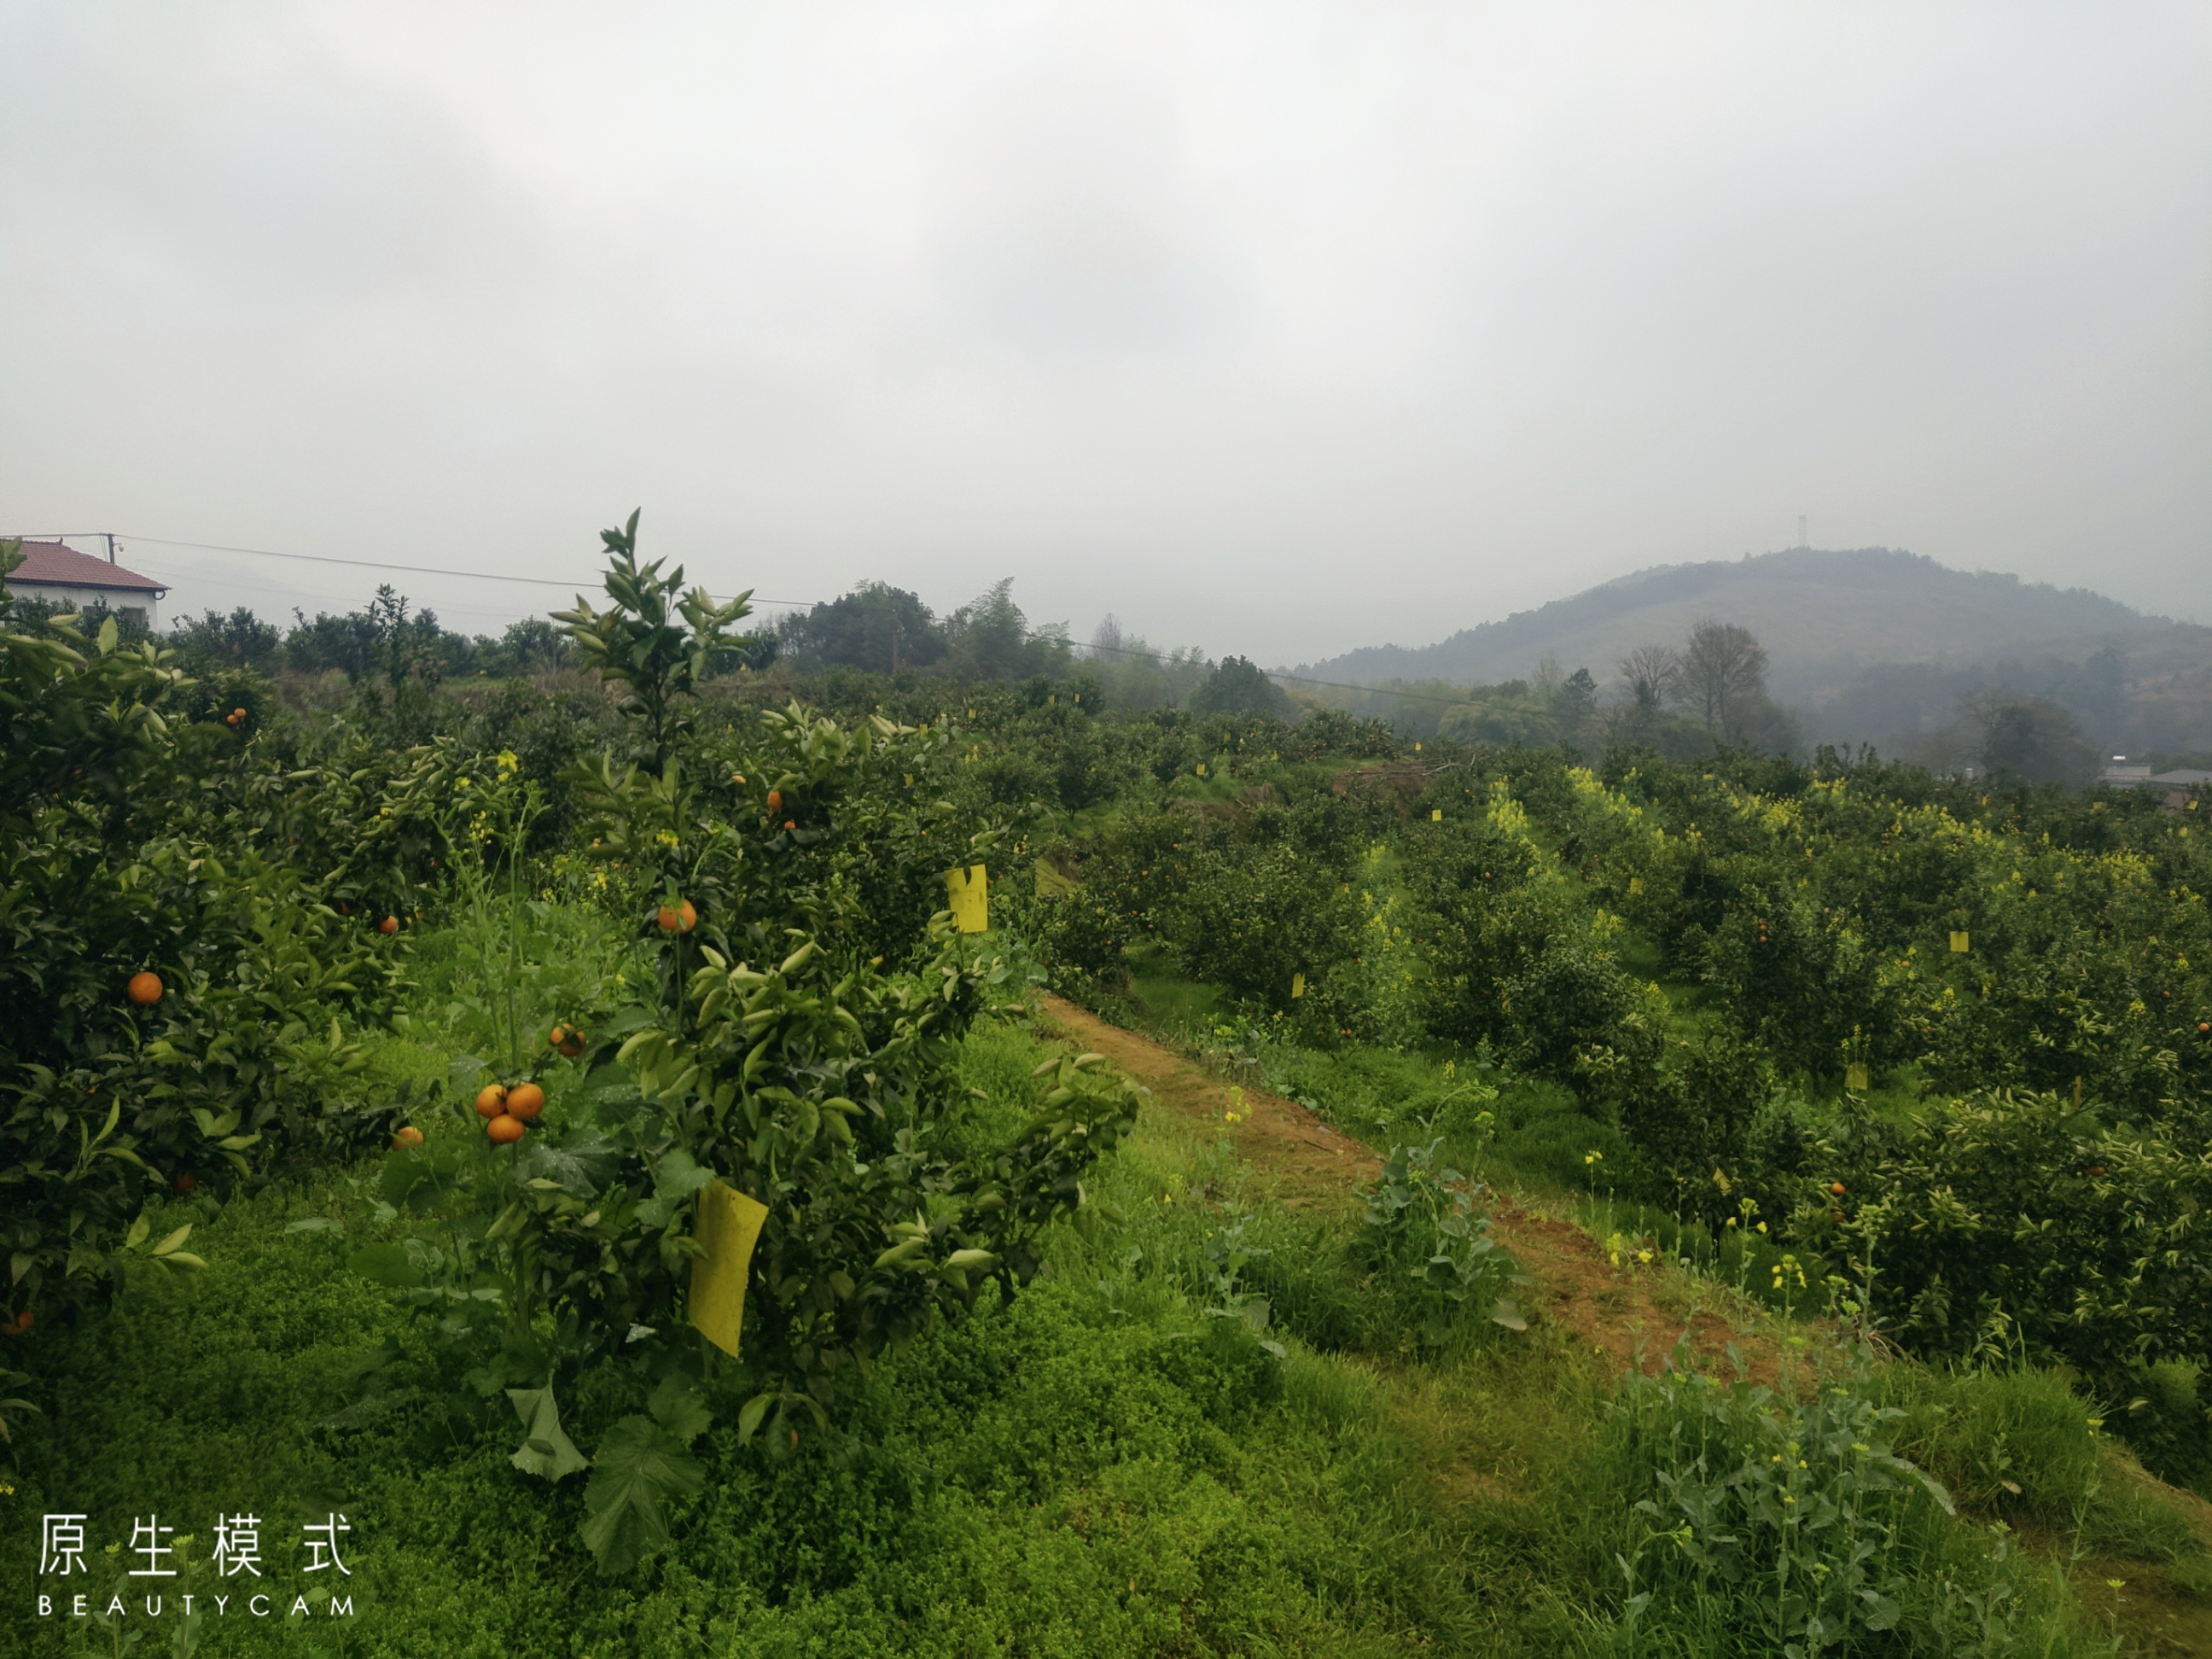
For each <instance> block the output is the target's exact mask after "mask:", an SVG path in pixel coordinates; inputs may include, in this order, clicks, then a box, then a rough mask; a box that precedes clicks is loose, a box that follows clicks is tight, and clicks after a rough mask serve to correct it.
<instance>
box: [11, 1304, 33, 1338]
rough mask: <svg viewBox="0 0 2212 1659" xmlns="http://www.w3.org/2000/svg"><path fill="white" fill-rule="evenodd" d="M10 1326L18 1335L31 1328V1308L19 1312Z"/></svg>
mask: <svg viewBox="0 0 2212 1659" xmlns="http://www.w3.org/2000/svg"><path fill="white" fill-rule="evenodd" d="M8 1328H9V1330H11V1331H14V1332H15V1333H16V1334H18V1335H21V1334H22V1333H23V1332H25V1331H27V1330H29V1329H30V1328H31V1310H29V1309H28V1308H26V1309H24V1310H23V1311H22V1312H21V1313H19V1314H17V1315H16V1316H15V1320H14V1321H13V1322H11V1323H10V1324H9V1327H8Z"/></svg>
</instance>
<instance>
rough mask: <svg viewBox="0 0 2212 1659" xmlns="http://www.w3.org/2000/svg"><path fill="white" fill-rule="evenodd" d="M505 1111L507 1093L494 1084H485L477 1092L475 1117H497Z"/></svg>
mask: <svg viewBox="0 0 2212 1659" xmlns="http://www.w3.org/2000/svg"><path fill="white" fill-rule="evenodd" d="M506 1109H507V1091H506V1090H505V1089H503V1088H501V1086H500V1085H498V1084H496V1083H487V1084H485V1085H484V1086H483V1088H482V1089H480V1090H478V1091H477V1116H478V1117H497V1116H498V1115H500V1114H501V1112H504V1111H505V1110H506Z"/></svg>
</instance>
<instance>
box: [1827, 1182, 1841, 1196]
mask: <svg viewBox="0 0 2212 1659" xmlns="http://www.w3.org/2000/svg"><path fill="white" fill-rule="evenodd" d="M1828 1190H1829V1191H1830V1192H1832V1193H1833V1194H1835V1195H1836V1196H1837V1197H1838V1198H1841V1197H1842V1196H1843V1195H1844V1183H1843V1182H1840V1181H1832V1182H1829V1183H1828Z"/></svg>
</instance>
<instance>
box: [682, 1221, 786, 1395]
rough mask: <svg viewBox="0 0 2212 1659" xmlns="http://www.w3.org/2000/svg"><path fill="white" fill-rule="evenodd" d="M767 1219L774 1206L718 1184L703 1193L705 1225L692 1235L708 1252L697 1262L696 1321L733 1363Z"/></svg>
mask: <svg viewBox="0 0 2212 1659" xmlns="http://www.w3.org/2000/svg"><path fill="white" fill-rule="evenodd" d="M767 1219H768V1206H767V1205H765V1204H763V1203H761V1202H760V1201H759V1200H757V1199H750V1198H747V1197H746V1196H745V1195H744V1194H743V1193H741V1192H739V1191H738V1189H737V1188H734V1187H726V1186H724V1185H723V1184H722V1183H721V1182H719V1181H716V1182H709V1183H708V1185H707V1186H705V1187H702V1188H700V1189H699V1225H698V1228H697V1231H696V1232H695V1233H694V1234H693V1235H692V1237H695V1238H696V1239H697V1240H698V1242H699V1247H700V1249H703V1250H704V1251H706V1253H707V1254H706V1255H701V1256H694V1257H693V1258H692V1260H691V1322H692V1324H693V1325H695V1326H696V1327H697V1328H698V1330H699V1334H701V1335H702V1336H703V1337H705V1338H706V1339H707V1340H708V1341H709V1342H711V1343H713V1344H714V1346H716V1347H718V1348H720V1350H721V1351H722V1352H724V1353H726V1354H727V1355H729V1356H730V1358H732V1359H734V1358H737V1357H738V1332H739V1331H740V1330H742V1329H743V1328H744V1322H745V1281H746V1279H749V1278H750V1277H751V1274H752V1270H753V1246H754V1245H756V1244H757V1243H759V1242H760V1233H761V1224H762V1223H763V1222H764V1221H766V1220H767Z"/></svg>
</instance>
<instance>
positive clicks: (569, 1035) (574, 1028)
mask: <svg viewBox="0 0 2212 1659" xmlns="http://www.w3.org/2000/svg"><path fill="white" fill-rule="evenodd" d="M547 1041H548V1042H551V1043H552V1045H553V1051H554V1052H555V1053H556V1054H560V1055H562V1056H563V1057H564V1058H566V1059H568V1060H574V1059H575V1058H576V1056H577V1055H579V1054H582V1053H583V1052H584V1028H583V1027H582V1026H580V1025H567V1024H562V1025H556V1026H555V1027H554V1028H553V1029H552V1030H551V1031H550V1032H549V1033H547ZM544 1110H545V1091H544V1089H543V1088H541V1087H540V1086H539V1085H537V1084H535V1083H528V1082H524V1083H517V1084H514V1085H512V1086H510V1085H507V1084H504V1083H488V1084H486V1085H484V1086H483V1088H482V1089H481V1090H479V1091H477V1116H478V1117H480V1118H482V1119H483V1121H484V1134H485V1136H486V1137H487V1138H488V1139H490V1140H491V1141H492V1142H493V1143H494V1144H495V1145H496V1146H513V1144H514V1143H515V1142H516V1141H518V1140H520V1139H522V1137H523V1134H524V1132H525V1131H526V1130H527V1129H528V1128H529V1127H530V1126H531V1125H532V1124H533V1123H535V1122H537V1121H538V1117H539V1115H541V1114H542V1113H543V1112H544ZM421 1145H422V1131H421V1130H420V1129H418V1128H416V1127H415V1126H414V1125H413V1124H411V1123H409V1124H404V1125H403V1126H402V1127H400V1129H399V1131H398V1133H396V1134H394V1135H393V1136H392V1151H394V1152H406V1151H408V1150H409V1149H410V1148H412V1147H416V1146H421Z"/></svg>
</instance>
